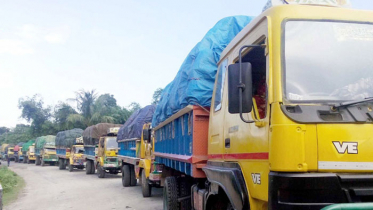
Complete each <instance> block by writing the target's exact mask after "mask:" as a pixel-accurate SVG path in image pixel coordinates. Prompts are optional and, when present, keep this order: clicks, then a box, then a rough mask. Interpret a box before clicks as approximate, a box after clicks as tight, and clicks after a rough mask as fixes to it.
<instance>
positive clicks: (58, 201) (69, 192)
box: [3, 162, 162, 210]
mask: <svg viewBox="0 0 373 210" xmlns="http://www.w3.org/2000/svg"><path fill="white" fill-rule="evenodd" d="M3 164H5V163H3ZM10 169H11V170H13V171H14V172H16V173H17V174H18V175H20V176H22V177H23V178H24V180H25V181H26V187H25V188H24V189H23V190H22V192H21V194H20V196H19V198H18V200H17V201H15V202H13V203H11V204H10V205H8V206H6V207H5V210H29V209H30V210H31V209H32V210H34V209H38V210H48V209H53V210H66V209H69V210H70V209H71V210H74V209H77V210H86V209H87V210H95V209H97V210H109V209H110V210H112V209H128V210H142V209H144V210H147V209H162V189H153V191H152V192H153V197H151V198H143V197H142V193H141V186H139V185H138V186H136V187H127V188H124V187H123V186H122V182H121V176H120V175H108V176H107V178H104V179H99V178H98V177H97V175H96V174H94V175H86V174H85V171H84V170H83V171H82V170H75V171H74V172H69V171H68V170H64V171H60V170H58V167H56V166H44V167H41V166H35V165H34V164H30V165H27V164H23V163H14V162H11V166H10Z"/></svg>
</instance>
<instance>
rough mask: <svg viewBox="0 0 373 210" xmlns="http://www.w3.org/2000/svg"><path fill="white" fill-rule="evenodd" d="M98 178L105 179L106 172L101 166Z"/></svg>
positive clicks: (98, 168) (98, 167)
mask: <svg viewBox="0 0 373 210" xmlns="http://www.w3.org/2000/svg"><path fill="white" fill-rule="evenodd" d="M97 175H98V178H105V175H106V172H105V170H104V169H103V168H102V167H101V166H97Z"/></svg>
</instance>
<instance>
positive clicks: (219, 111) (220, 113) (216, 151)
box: [208, 58, 229, 160]
mask: <svg viewBox="0 0 373 210" xmlns="http://www.w3.org/2000/svg"><path fill="white" fill-rule="evenodd" d="M227 67H228V59H227V58H226V59H224V60H223V61H222V62H221V63H220V64H219V67H218V72H217V74H216V80H215V88H214V93H213V96H214V97H213V101H212V104H211V105H212V106H211V110H210V116H211V117H210V121H209V124H210V125H209V144H208V154H209V159H210V160H211V159H212V160H214V159H223V156H224V151H225V147H227V146H228V147H229V145H227V143H226V142H224V115H225V111H224V110H225V109H226V104H227V103H226V101H227V99H226V98H224V97H225V95H226V94H223V93H224V89H226V86H227V85H226V84H225V78H226V75H227Z"/></svg>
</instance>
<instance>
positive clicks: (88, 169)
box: [85, 161, 92, 174]
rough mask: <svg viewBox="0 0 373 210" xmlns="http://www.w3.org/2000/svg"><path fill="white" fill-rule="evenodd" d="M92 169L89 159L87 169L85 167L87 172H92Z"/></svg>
mask: <svg viewBox="0 0 373 210" xmlns="http://www.w3.org/2000/svg"><path fill="white" fill-rule="evenodd" d="M91 172H92V169H91V161H87V165H86V169H85V174H91Z"/></svg>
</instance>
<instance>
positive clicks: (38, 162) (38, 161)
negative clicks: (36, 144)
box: [35, 157, 40, 166]
mask: <svg viewBox="0 0 373 210" xmlns="http://www.w3.org/2000/svg"><path fill="white" fill-rule="evenodd" d="M35 165H37V166H39V165H40V157H36V160H35Z"/></svg>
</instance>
